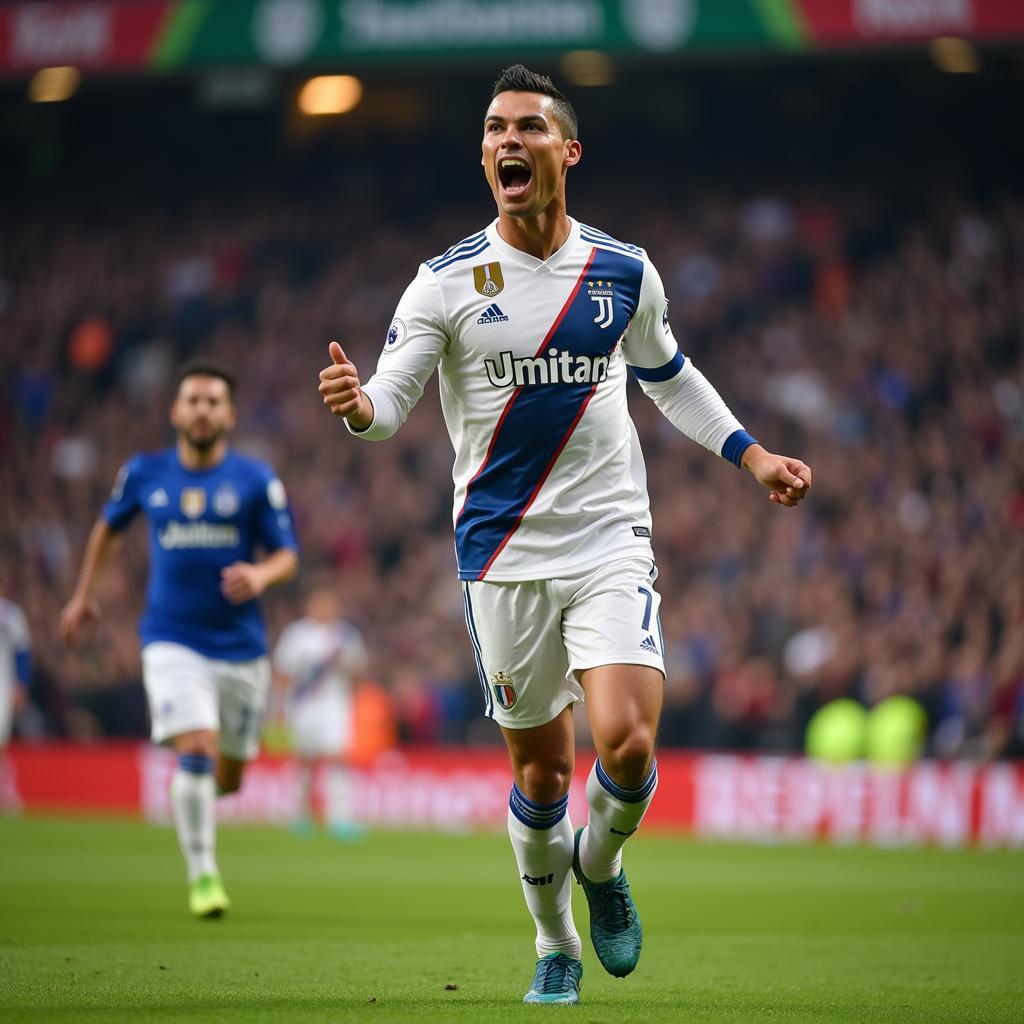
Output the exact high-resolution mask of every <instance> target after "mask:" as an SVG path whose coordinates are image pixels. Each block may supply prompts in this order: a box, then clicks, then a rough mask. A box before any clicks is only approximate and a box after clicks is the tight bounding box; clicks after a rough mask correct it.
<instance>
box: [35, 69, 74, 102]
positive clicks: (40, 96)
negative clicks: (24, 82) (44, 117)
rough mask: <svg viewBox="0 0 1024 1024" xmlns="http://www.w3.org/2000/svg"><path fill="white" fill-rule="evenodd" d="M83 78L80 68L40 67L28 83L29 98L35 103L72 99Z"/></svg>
mask: <svg viewBox="0 0 1024 1024" xmlns="http://www.w3.org/2000/svg"><path fill="white" fill-rule="evenodd" d="M81 80H82V76H81V74H80V73H79V70H78V68H71V67H57V68H40V69H39V70H38V71H37V72H36V73H35V74H34V75H33V76H32V77H31V79H29V83H28V98H29V99H30V100H31V101H32V102H33V103H61V102H63V101H64V100H67V99H70V98H71V97H72V96H73V95H74V94H75V91H76V90H77V89H78V85H79V83H80V82H81Z"/></svg>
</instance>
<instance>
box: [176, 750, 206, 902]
mask: <svg viewBox="0 0 1024 1024" xmlns="http://www.w3.org/2000/svg"><path fill="white" fill-rule="evenodd" d="M215 806H216V797H215V796H214V787H213V758H211V757H207V756H206V755H205V754H179V755H178V770H177V771H176V772H175V773H174V775H172V776H171V810H172V811H173V812H174V824H175V826H176V827H177V830H178V842H179V844H180V845H181V852H182V853H183V854H184V855H185V863H186V864H187V865H188V878H189V881H190V882H194V881H195V880H196V879H197V878H198V877H199V876H200V875H215V874H217V861H216V858H215V856H214V848H215V844H216V811H215Z"/></svg>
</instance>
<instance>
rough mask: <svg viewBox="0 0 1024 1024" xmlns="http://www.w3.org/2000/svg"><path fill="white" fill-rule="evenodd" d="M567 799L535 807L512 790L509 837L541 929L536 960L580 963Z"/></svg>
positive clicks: (524, 890)
mask: <svg viewBox="0 0 1024 1024" xmlns="http://www.w3.org/2000/svg"><path fill="white" fill-rule="evenodd" d="M568 802H569V798H568V796H565V797H563V798H562V799H561V800H558V801H556V802H555V803H553V804H535V803H533V801H531V800H529V799H527V797H526V796H524V795H523V793H522V791H521V790H520V789H519V787H518V786H515V785H514V786H513V787H512V796H511V797H510V799H509V811H508V835H509V839H511V840H512V849H513V851H514V852H515V855H516V863H517V864H518V866H519V880H520V882H521V883H522V886H523V895H524V896H525V897H526V906H527V907H528V908H529V911H530V913H531V914H532V915H533V920H534V923H535V924H536V926H537V957H538V959H539V958H541V957H544V956H547V955H548V954H549V953H564V954H565V955H566V956H570V957H572V958H573V959H574V960H579V959H580V956H581V948H582V947H581V944H580V936H579V932H577V931H576V925H575V924H574V923H573V919H572V849H573V832H572V823H571V822H570V821H569V816H568V814H566V810H565V809H566V806H567V805H568Z"/></svg>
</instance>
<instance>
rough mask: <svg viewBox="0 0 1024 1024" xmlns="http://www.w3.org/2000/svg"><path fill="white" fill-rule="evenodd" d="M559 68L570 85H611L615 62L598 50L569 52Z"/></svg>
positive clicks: (564, 55) (613, 77) (564, 56)
mask: <svg viewBox="0 0 1024 1024" xmlns="http://www.w3.org/2000/svg"><path fill="white" fill-rule="evenodd" d="M559 67H560V69H561V72H562V74H563V75H564V76H565V79H566V81H567V82H569V84H570V85H611V83H612V82H613V81H614V80H615V62H614V61H613V60H612V59H611V57H609V56H608V54H607V53H602V52H601V51H600V50H570V51H569V52H568V53H565V54H563V55H562V59H561V61H560V62H559Z"/></svg>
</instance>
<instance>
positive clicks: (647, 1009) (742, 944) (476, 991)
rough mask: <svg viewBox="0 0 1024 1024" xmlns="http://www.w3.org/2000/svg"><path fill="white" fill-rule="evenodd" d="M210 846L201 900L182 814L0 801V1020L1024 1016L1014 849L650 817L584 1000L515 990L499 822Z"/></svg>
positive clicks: (511, 904)
mask: <svg viewBox="0 0 1024 1024" xmlns="http://www.w3.org/2000/svg"><path fill="white" fill-rule="evenodd" d="M219 858H220V864H221V868H222V871H223V873H224V877H225V881H226V883H227V887H228V892H229V893H230V895H231V898H232V900H233V901H234V908H233V910H232V912H231V913H230V914H229V915H228V916H227V917H226V918H224V919H223V920H221V921H203V922H200V921H194V920H192V919H191V918H190V917H189V916H188V913H187V911H186V887H185V884H184V877H183V867H182V864H181V862H180V855H179V853H178V849H177V845H176V842H175V838H174V834H173V832H171V831H170V830H169V829H164V828H156V827H152V826H146V825H141V824H136V823H130V822H114V821H93V820H88V821H86V820H81V821H71V820H65V819H59V820H58V819H49V820H48V819H35V820H32V819H28V820H19V821H0V1021H3V1022H4V1024H7V1022H12V1024H13V1022H15V1021H32V1022H33V1024H38V1022H43V1024H49V1022H61V1021H76V1022H79V1021H80V1022H95V1021H132V1022H140V1021H147V1022H148V1021H179V1022H181V1021H218V1022H219V1021H226V1022H231V1021H239V1022H241V1021H245V1022H263V1021H282V1022H296V1021H324V1022H326V1021H331V1022H337V1021H389V1022H390V1021H406V1020H408V1021H458V1022H462V1021H466V1022H470V1021H472V1022H474V1024H486V1022H490V1021H504V1020H521V1019H524V1018H527V1017H532V1018H534V1019H535V1017H536V1015H538V1014H541V1015H543V1014H555V1015H559V1014H569V1015H572V1016H573V1017H574V1018H575V1019H577V1020H579V1021H580V1022H581V1024H582V1022H584V1021H585V1022H587V1024H591V1022H609V1024H611V1022H615V1024H622V1022H627V1021H758V1022H765V1021H767V1022H791V1021H822V1022H824V1021H828V1022H858V1024H859V1022H870V1021H914V1022H918V1021H919V1022H922V1024H925V1022H927V1024H939V1022H943V1021H978V1022H982V1021H991V1022H1011V1021H1015V1022H1024V856H1022V855H1021V854H1009V853H984V852H979V851H965V852H955V853H954V852H946V851H940V850H918V851H911V850H890V851H877V850H863V849H831V848H826V847H810V848H806V847H805V848H796V847H761V848H757V847H738V846H724V845H703V844H696V843H690V842H686V841H683V840H680V839H677V838H672V837H668V836H661V835H653V834H649V835H641V836H639V837H638V838H637V840H636V841H635V842H633V843H632V844H631V847H630V850H629V856H628V864H627V866H628V868H629V872H630V876H631V880H632V884H633V891H634V894H635V896H636V898H637V903H638V905H639V908H640V913H641V916H642V918H643V921H644V926H645V931H646V935H647V940H646V946H645V949H644V955H643V958H642V959H641V961H640V967H639V968H638V969H637V971H636V973H635V974H633V975H632V976H630V977H629V978H627V979H625V980H616V979H613V978H610V977H608V976H607V975H605V974H604V973H603V972H602V970H601V967H600V965H599V964H598V963H597V961H596V959H595V958H594V955H593V952H592V951H591V950H590V949H589V944H588V943H587V941H586V938H585V939H584V950H585V951H584V964H585V973H584V976H583V989H582V994H583V1000H584V1003H583V1005H582V1006H581V1007H528V1006H522V1005H521V1003H520V1000H521V999H522V996H523V992H524V991H525V990H526V987H527V986H528V983H529V980H530V977H531V975H532V971H533V960H534V954H533V944H532V929H531V927H530V924H529V921H528V918H527V915H526V910H525V908H524V907H523V905H522V897H521V894H520V891H519V886H518V884H517V880H516V872H515V868H514V861H513V860H512V855H511V851H510V849H509V847H508V841H507V839H506V838H505V837H504V836H503V835H502V836H495V835H471V836H439V835H421V834H416V835H395V834H384V833H381V834H371V835H370V836H369V837H367V838H366V839H365V840H363V841H362V842H360V843H356V844H344V843H339V842H336V841H333V840H331V839H329V838H327V837H326V836H316V837H313V838H311V839H300V838H298V837H296V836H293V835H291V834H290V833H287V832H278V831H271V830H267V829H241V828H233V829H224V830H222V834H221V837H220V848H219ZM574 899H575V901H576V912H577V921H578V923H579V925H580V930H581V932H583V933H584V935H585V926H586V908H585V906H584V903H583V900H582V898H581V894H580V892H579V890H578V888H577V889H576V893H575V895H574ZM449 985H454V986H458V987H457V988H454V989H451V990H446V986H449Z"/></svg>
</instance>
